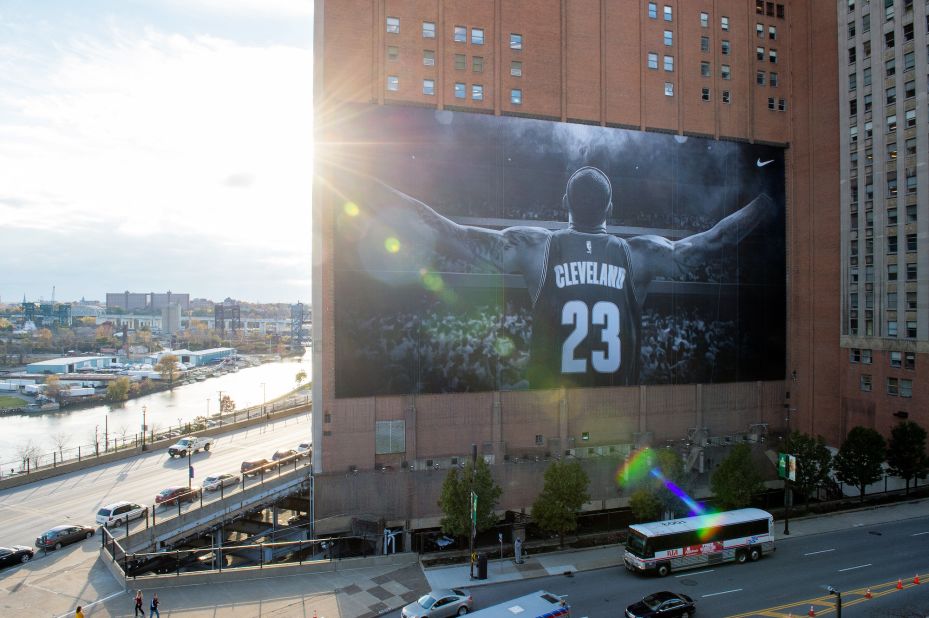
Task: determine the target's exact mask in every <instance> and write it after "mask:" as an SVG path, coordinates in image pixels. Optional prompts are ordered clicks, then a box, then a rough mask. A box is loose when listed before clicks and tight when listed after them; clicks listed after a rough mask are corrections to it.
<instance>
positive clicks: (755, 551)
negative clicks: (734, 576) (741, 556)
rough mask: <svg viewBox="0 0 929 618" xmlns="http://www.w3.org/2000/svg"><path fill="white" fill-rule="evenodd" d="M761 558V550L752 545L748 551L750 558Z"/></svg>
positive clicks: (752, 559) (753, 559)
mask: <svg viewBox="0 0 929 618" xmlns="http://www.w3.org/2000/svg"><path fill="white" fill-rule="evenodd" d="M759 558H761V550H760V549H758V548H757V547H752V549H751V551H750V552H749V553H748V559H749V560H751V561H752V562H755V561H756V560H758V559H759Z"/></svg>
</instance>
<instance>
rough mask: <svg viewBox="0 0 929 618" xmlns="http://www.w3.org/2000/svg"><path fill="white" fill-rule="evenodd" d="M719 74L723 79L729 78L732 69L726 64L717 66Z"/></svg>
mask: <svg viewBox="0 0 929 618" xmlns="http://www.w3.org/2000/svg"><path fill="white" fill-rule="evenodd" d="M719 75H720V77H722V78H723V79H729V78H730V77H731V76H732V71H731V70H730V68H729V65H728V64H724V65H722V66H721V67H719Z"/></svg>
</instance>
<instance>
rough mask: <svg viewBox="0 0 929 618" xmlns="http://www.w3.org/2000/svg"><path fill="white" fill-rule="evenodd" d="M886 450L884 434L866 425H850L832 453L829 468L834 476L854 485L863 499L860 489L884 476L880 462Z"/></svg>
mask: <svg viewBox="0 0 929 618" xmlns="http://www.w3.org/2000/svg"><path fill="white" fill-rule="evenodd" d="M886 453H887V449H886V443H885V442H884V437H883V436H881V434H879V433H877V432H876V431H874V430H873V429H869V428H867V427H854V428H852V430H851V431H850V432H848V436H847V437H846V438H845V442H843V443H842V446H841V447H840V448H839V454H838V455H836V456H835V460H834V461H833V468H834V469H835V475H836V478H838V479H839V480H840V481H842V482H843V483H846V484H848V485H852V486H853V487H857V488H858V491H859V498H860V500H861V501H862V502H864V489H865V487H867V486H868V485H870V484H871V483H876V482H877V481H879V480H881V479H882V478H883V476H884V470H883V469H882V467H881V464H882V463H883V461H884V456H885V455H886Z"/></svg>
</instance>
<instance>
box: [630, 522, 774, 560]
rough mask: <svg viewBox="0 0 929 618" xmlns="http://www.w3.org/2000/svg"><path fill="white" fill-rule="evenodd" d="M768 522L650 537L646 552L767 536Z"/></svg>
mask: <svg viewBox="0 0 929 618" xmlns="http://www.w3.org/2000/svg"><path fill="white" fill-rule="evenodd" d="M768 532H769V530H768V520H766V519H759V520H757V521H750V522H745V523H741V524H731V525H728V526H721V527H718V528H714V529H712V530H709V531H708V530H694V531H689V532H677V533H675V534H665V535H662V536H656V537H652V538H651V539H649V540H648V544H647V546H646V551H647V552H648V554H649V555H650V556H651V555H654V552H656V551H667V550H669V549H681V548H684V547H693V546H694V545H703V544H704V543H712V542H714V541H726V540H730V539H738V538H744V537H750V536H761V535H763V534H768Z"/></svg>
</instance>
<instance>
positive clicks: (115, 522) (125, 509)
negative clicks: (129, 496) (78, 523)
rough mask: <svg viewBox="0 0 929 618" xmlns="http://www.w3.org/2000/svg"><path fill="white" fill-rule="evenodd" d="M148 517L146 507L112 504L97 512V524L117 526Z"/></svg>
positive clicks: (120, 503)
mask: <svg viewBox="0 0 929 618" xmlns="http://www.w3.org/2000/svg"><path fill="white" fill-rule="evenodd" d="M146 515H148V507H147V506H141V505H139V504H134V503H132V502H126V501H123V502H114V503H113V504H109V505H107V506H105V507H103V508H102V509H100V510H99V511H97V523H98V524H100V525H101V526H106V527H110V526H119V525H122V524H125V523H126V522H127V521H131V520H133V519H139V518H142V517H145V516H146Z"/></svg>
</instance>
